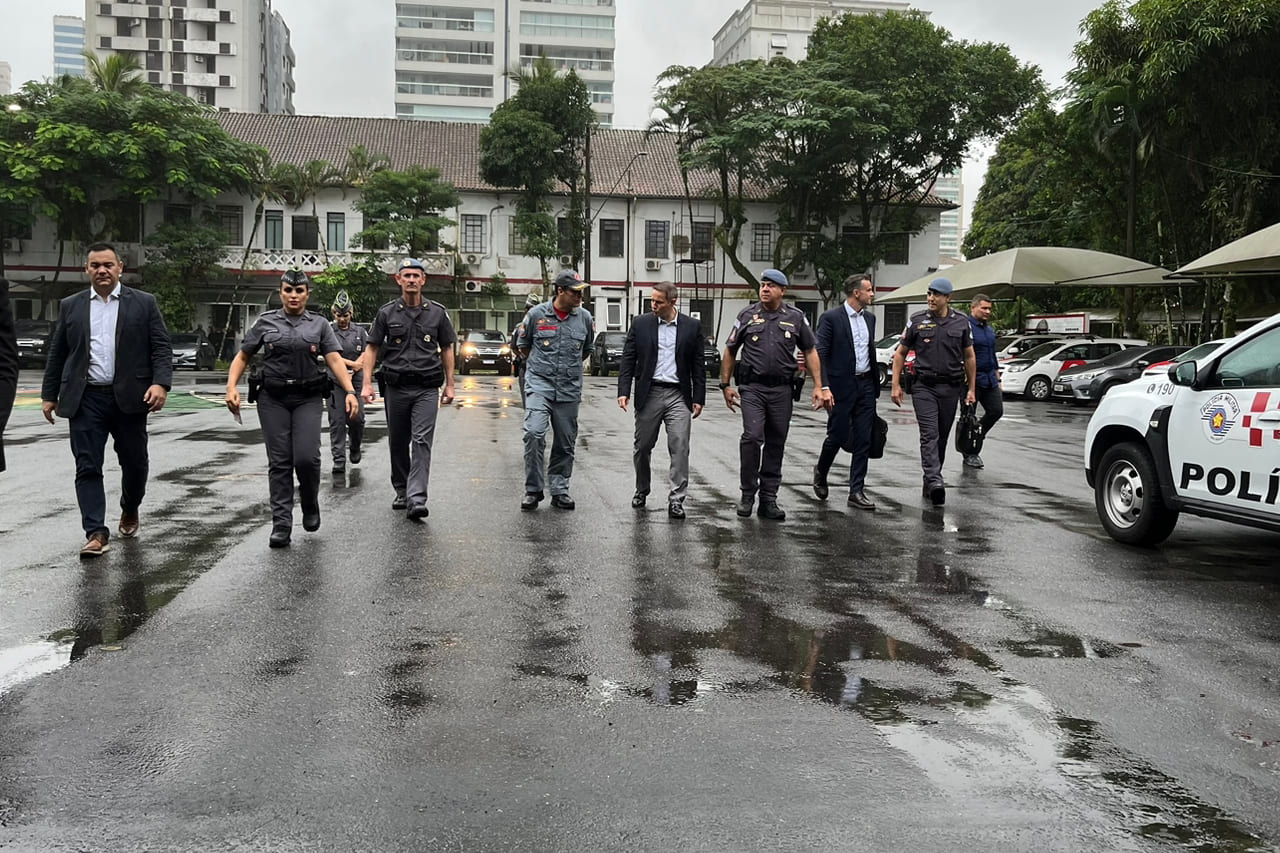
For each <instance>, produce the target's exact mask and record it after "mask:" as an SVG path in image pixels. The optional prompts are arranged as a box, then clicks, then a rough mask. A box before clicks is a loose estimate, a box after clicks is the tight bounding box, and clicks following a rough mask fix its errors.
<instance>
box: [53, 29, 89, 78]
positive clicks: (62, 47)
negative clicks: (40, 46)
mask: <svg viewBox="0 0 1280 853" xmlns="http://www.w3.org/2000/svg"><path fill="white" fill-rule="evenodd" d="M63 74H70V75H72V76H73V77H82V76H84V18H76V17H73V16H71V15H54V16H53V76H54V77H61V76H62V75H63Z"/></svg>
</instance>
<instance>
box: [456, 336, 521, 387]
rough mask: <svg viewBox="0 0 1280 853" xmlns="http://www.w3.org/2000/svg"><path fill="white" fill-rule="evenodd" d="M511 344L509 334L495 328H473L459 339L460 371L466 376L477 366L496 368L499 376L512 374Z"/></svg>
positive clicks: (487, 368)
mask: <svg viewBox="0 0 1280 853" xmlns="http://www.w3.org/2000/svg"><path fill="white" fill-rule="evenodd" d="M512 364H514V359H513V358H512V356H511V345H510V344H509V343H507V336H506V335H504V334H503V333H502V332H499V331H496V330H494V329H473V330H472V331H470V332H467V333H466V334H465V335H463V336H462V340H460V341H458V372H459V373H461V374H462V375H463V376H466V375H467V374H468V373H470V372H471V371H473V370H475V369H476V368H480V369H482V370H496V371H498V375H499V376H510V375H511V365H512Z"/></svg>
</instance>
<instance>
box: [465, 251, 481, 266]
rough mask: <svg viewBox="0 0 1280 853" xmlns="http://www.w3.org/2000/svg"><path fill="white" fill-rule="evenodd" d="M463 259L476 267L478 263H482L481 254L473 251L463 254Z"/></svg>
mask: <svg viewBox="0 0 1280 853" xmlns="http://www.w3.org/2000/svg"><path fill="white" fill-rule="evenodd" d="M462 260H464V261H465V262H466V263H468V264H470V265H471V266H473V267H474V266H475V265H476V264H478V263H480V256H479V255H477V254H474V253H473V254H470V255H465V256H463V258H462Z"/></svg>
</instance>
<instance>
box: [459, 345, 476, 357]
mask: <svg viewBox="0 0 1280 853" xmlns="http://www.w3.org/2000/svg"><path fill="white" fill-rule="evenodd" d="M462 354H463V355H475V354H476V345H475V344H463V346H462Z"/></svg>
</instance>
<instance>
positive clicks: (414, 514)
mask: <svg viewBox="0 0 1280 853" xmlns="http://www.w3.org/2000/svg"><path fill="white" fill-rule="evenodd" d="M430 514H431V511H430V510H429V509H427V505H426V504H414V505H413V506H411V507H409V512H408V513H407V515H408V517H409V518H410V519H412V520H415V521H416V520H417V519H419V518H426V517H427V516H428V515H430Z"/></svg>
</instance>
